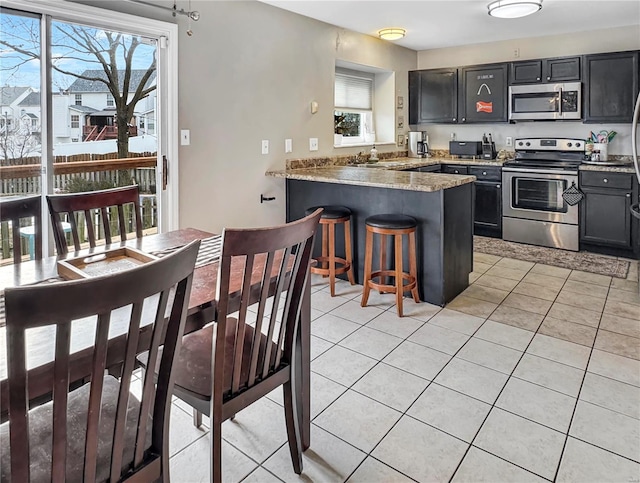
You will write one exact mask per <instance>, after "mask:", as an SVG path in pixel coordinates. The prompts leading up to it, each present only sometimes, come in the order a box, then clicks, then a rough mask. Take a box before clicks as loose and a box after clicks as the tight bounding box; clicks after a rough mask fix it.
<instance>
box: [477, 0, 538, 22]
mask: <svg viewBox="0 0 640 483" xmlns="http://www.w3.org/2000/svg"><path fill="white" fill-rule="evenodd" d="M541 8H542V0H497V1H495V2H491V3H490V4H489V5H487V9H489V15H491V16H492V17H498V18H520V17H526V16H527V15H531V14H532V13H536V12H537V11H538V10H540V9H541Z"/></svg>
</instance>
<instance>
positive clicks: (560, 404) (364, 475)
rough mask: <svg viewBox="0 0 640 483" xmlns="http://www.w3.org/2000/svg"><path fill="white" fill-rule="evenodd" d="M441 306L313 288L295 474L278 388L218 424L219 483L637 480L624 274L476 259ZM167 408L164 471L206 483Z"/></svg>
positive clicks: (633, 331)
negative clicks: (462, 286) (400, 313)
mask: <svg viewBox="0 0 640 483" xmlns="http://www.w3.org/2000/svg"><path fill="white" fill-rule="evenodd" d="M470 281H471V282H473V283H472V284H471V285H470V286H469V288H468V289H467V290H466V291H465V292H464V293H463V294H461V295H460V296H459V297H457V298H456V299H455V300H453V301H452V302H451V303H450V304H449V305H448V306H447V307H446V308H444V309H442V308H440V307H436V306H433V305H430V304H427V303H420V304H414V303H413V302H412V301H411V300H410V299H405V313H406V314H407V316H406V317H404V318H402V319H399V318H398V317H396V314H395V306H394V305H393V303H394V302H393V296H392V295H379V294H377V293H372V296H371V298H370V306H369V307H367V308H364V309H363V308H361V307H360V304H359V300H360V291H361V287H360V286H355V287H352V286H350V285H349V284H347V283H346V282H339V285H338V289H337V293H338V294H339V295H338V296H336V297H334V298H331V297H330V296H329V293H328V289H327V286H326V283H325V281H323V280H322V279H321V278H318V277H314V278H313V285H312V287H313V288H312V291H313V294H312V305H313V309H312V317H313V322H312V358H313V361H312V366H311V368H312V381H311V382H312V416H313V423H312V432H311V433H312V434H311V438H312V439H311V448H310V449H309V450H308V451H307V452H306V453H305V455H304V473H303V475H301V476H300V477H298V476H296V475H295V474H294V473H293V469H292V466H291V460H290V457H289V450H288V447H287V445H286V431H285V423H284V412H283V409H282V395H281V392H279V391H278V392H274V393H273V394H271V395H270V396H269V398H264V399H263V400H261V401H259V402H257V403H256V404H254V405H253V406H252V407H250V408H248V409H246V410H244V411H242V412H240V413H239V414H238V415H237V416H236V419H235V421H227V422H226V423H224V429H223V436H224V440H225V443H224V447H223V474H224V481H225V482H236V481H244V482H271V481H274V482H277V481H307V482H309V481H315V482H319V481H323V482H334V481H335V482H340V481H349V482H364V483H373V482H405V481H414V480H415V481H425V482H426V481H455V482H462V481H468V482H479V481H486V482H502V481H505V482H506V481H514V482H515V481H517V482H524V481H544V480H551V481H577V482H590V481H592V482H604V481H614V482H625V483H628V482H638V481H640V297H638V268H637V262H633V263H632V266H631V269H630V273H629V277H628V279H627V280H621V279H617V278H614V279H612V278H611V277H605V276H601V275H594V274H590V273H587V272H581V271H576V270H574V271H571V270H567V269H564V268H559V267H551V266H546V265H541V264H533V263H529V262H523V261H519V260H513V259H507V258H500V257H495V256H491V255H484V254H476V255H475V271H474V272H473V273H472V274H471V276H470ZM209 444H210V443H209V438H208V432H207V430H206V427H205V428H204V429H202V430H199V429H196V428H195V427H194V426H193V425H192V423H191V412H190V408H189V407H188V406H186V405H184V404H183V403H181V402H180V401H176V402H175V403H174V408H173V411H172V421H171V478H172V480H173V481H177V482H195V481H208V477H209V458H210V456H209V448H210V447H209Z"/></svg>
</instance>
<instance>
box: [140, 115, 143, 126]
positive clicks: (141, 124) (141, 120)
mask: <svg viewBox="0 0 640 483" xmlns="http://www.w3.org/2000/svg"><path fill="white" fill-rule="evenodd" d="M140 129H144V116H142V117H141V118H140Z"/></svg>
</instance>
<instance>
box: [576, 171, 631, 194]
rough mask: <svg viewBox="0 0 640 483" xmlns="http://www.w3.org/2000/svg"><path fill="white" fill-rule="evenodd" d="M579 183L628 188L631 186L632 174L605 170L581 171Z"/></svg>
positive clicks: (601, 186) (599, 186) (600, 186)
mask: <svg viewBox="0 0 640 483" xmlns="http://www.w3.org/2000/svg"><path fill="white" fill-rule="evenodd" d="M580 183H581V185H582V186H594V187H598V188H616V189H623V190H630V189H631V188H632V186H633V175H631V174H626V173H609V172H606V171H599V172H595V171H593V172H583V173H581V176H580Z"/></svg>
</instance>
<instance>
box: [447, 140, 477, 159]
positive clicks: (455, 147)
mask: <svg viewBox="0 0 640 483" xmlns="http://www.w3.org/2000/svg"><path fill="white" fill-rule="evenodd" d="M449 154H451V156H463V157H467V158H471V157H477V156H482V142H480V141H449Z"/></svg>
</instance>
